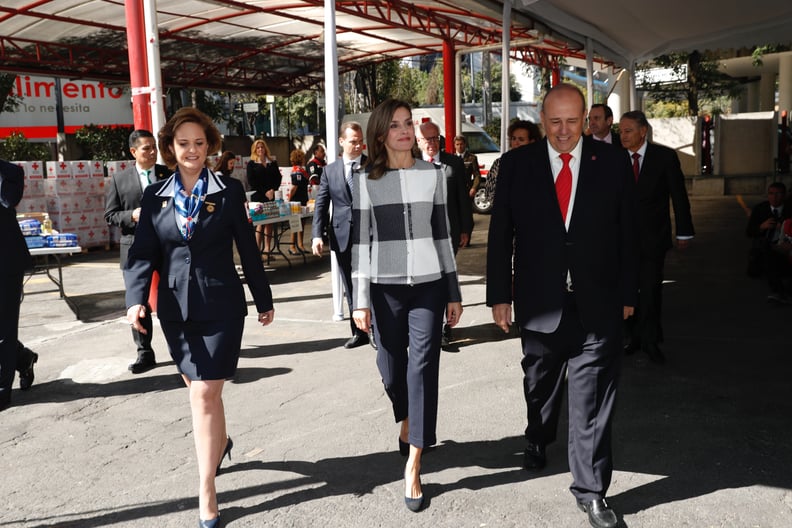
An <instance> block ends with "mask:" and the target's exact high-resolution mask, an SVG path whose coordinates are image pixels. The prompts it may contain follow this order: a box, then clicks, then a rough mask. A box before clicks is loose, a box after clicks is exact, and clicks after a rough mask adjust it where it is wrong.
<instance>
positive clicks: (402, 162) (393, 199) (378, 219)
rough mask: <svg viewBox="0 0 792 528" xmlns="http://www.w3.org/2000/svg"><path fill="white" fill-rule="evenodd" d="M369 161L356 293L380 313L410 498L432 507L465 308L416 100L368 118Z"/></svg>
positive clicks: (410, 503) (382, 360) (377, 322)
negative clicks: (434, 468) (423, 149)
mask: <svg viewBox="0 0 792 528" xmlns="http://www.w3.org/2000/svg"><path fill="white" fill-rule="evenodd" d="M366 139H367V141H366V144H367V145H368V148H369V158H368V161H367V164H366V165H365V167H364V170H363V171H361V172H359V173H357V174H356V175H355V176H354V180H353V182H352V204H353V208H354V211H355V212H354V215H353V216H354V217H355V218H360V221H359V222H358V221H356V222H353V226H352V235H351V240H352V243H353V247H352V281H353V287H352V295H353V298H354V308H355V309H354V311H353V313H352V317H353V319H354V321H355V325H356V326H357V327H358V328H359V329H360V330H362V331H363V332H368V330H369V326H370V325H371V323H372V318H373V320H374V329H375V334H376V336H375V337H376V342H377V345H378V347H377V367H378V368H379V371H380V375H381V376H382V382H383V384H384V385H385V392H386V393H387V395H388V397H389V398H390V400H391V403H392V405H393V415H394V418H395V419H396V422H401V428H400V432H399V451H400V453H401V454H402V455H405V456H408V458H407V465H406V467H405V469H404V486H405V490H404V502H405V504H406V506H407V508H408V509H410V510H411V511H418V510H420V509H421V508H422V507H423V503H424V500H423V499H424V496H423V489H422V487H421V454H422V453H423V450H424V448H426V447H428V446H431V445H432V444H434V443H435V442H436V441H437V434H436V427H437V396H438V375H439V366H440V339H441V336H442V329H443V314H444V313H445V314H446V316H447V319H448V324H449V325H450V326H456V324H457V323H458V322H459V318H460V316H461V315H462V296H461V293H460V290H459V282H458V281H457V271H456V263H455V261H454V251H453V248H452V247H451V238H450V235H449V225H448V215H447V214H446V181H445V174H444V173H443V171H442V170H441V169H439V168H437V167H435V166H434V165H433V164H431V163H429V162H426V161H423V160H420V159H415V158H414V157H413V154H412V148H413V145H414V144H415V128H414V125H413V121H412V114H411V110H410V107H409V105H408V104H407V103H405V102H404V101H398V100H395V99H388V100H386V101H384V102H383V103H382V104H380V105H379V106H377V108H375V109H374V111H373V112H372V113H371V117H370V118H369V122H368V133H367V137H366Z"/></svg>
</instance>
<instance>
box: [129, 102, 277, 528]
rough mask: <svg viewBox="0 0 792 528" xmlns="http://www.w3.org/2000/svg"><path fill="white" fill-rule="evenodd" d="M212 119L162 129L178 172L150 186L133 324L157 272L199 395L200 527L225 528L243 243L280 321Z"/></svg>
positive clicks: (261, 296) (181, 114) (262, 311)
mask: <svg viewBox="0 0 792 528" xmlns="http://www.w3.org/2000/svg"><path fill="white" fill-rule="evenodd" d="M220 144H221V138H220V133H219V132H218V131H217V129H216V128H215V126H214V125H213V124H212V121H211V119H210V118H209V117H208V116H206V115H205V114H203V113H201V112H200V111H198V110H196V109H194V108H182V109H180V110H179V111H177V112H176V114H175V115H174V116H173V117H172V118H171V119H170V120H169V121H168V122H167V123H166V124H165V126H164V127H163V128H162V130H161V131H160V132H159V149H160V152H161V153H162V157H163V159H164V160H165V162H166V163H167V164H168V166H169V167H173V166H175V167H176V169H175V172H174V173H173V174H172V175H171V176H170V178H168V179H167V180H165V181H162V182H157V183H154V184H152V185H150V186H149V187H147V188H146V190H145V193H144V194H143V199H142V203H141V216H140V222H139V225H138V228H137V233H136V237H135V242H134V244H133V245H132V247H131V248H130V251H129V257H128V260H127V263H126V267H125V269H124V280H125V282H126V288H127V293H126V305H127V307H128V308H127V319H128V320H129V322H130V324H131V325H132V326H133V327H134V328H135V329H136V330H138V331H140V330H142V326H141V325H140V320H141V319H142V318H143V316H144V315H145V311H146V301H147V298H148V291H149V284H150V282H151V274H152V272H153V271H155V270H156V271H158V272H159V274H160V282H159V287H158V289H157V295H158V307H157V316H158V318H159V320H160V324H161V326H162V331H163V334H164V335H165V339H166V340H167V342H168V348H169V350H170V354H171V356H172V357H173V360H174V362H175V363H176V366H177V368H178V369H179V372H180V373H181V375H182V377H183V378H184V382H185V383H186V385H187V387H188V388H189V391H190V407H191V409H192V424H193V433H194V436H195V450H196V453H197V456H198V473H199V477H200V485H199V492H198V505H199V526H201V527H216V526H219V519H220V517H219V512H218V506H217V492H216V489H215V476H216V473H217V471H218V470H219V469H220V463H221V462H222V460H223V457H224V456H225V455H226V454H228V455H229V458H230V451H231V447H232V446H233V443H232V442H231V438H230V437H228V435H227V434H226V423H225V411H224V408H223V400H222V392H223V384H224V382H225V380H226V379H229V378H231V377H233V376H234V372H235V371H236V367H237V362H238V361H239V350H240V348H241V343H242V330H243V326H244V321H245V316H246V315H247V304H246V301H245V294H244V290H243V288H242V281H241V280H240V278H239V275H238V273H237V271H236V267H235V265H234V254H233V246H232V244H233V242H236V246H237V248H238V251H239V257H240V260H241V263H242V268H243V270H244V273H245V278H246V280H247V283H248V287H249V289H250V292H251V293H252V295H253V299H254V301H255V304H256V309H257V311H258V321H259V322H260V323H261V324H262V325H267V324H269V323H271V322H272V319H273V317H274V314H275V312H274V310H273V308H272V292H271V291H270V286H269V282H268V280H267V277H266V275H265V273H264V268H263V267H262V265H261V261H260V259H259V254H258V250H257V248H256V242H255V238H254V236H253V231H252V229H251V227H250V224H249V223H248V218H247V214H246V211H245V193H244V190H243V188H242V184H241V183H239V181H237V180H235V179H233V178H230V177H228V176H218V175H216V174H214V173H213V172H212V171H210V170H209V169H207V167H206V157H207V154H208V153H210V152H217V150H218V149H219V148H220Z"/></svg>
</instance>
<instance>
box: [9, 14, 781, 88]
mask: <svg viewBox="0 0 792 528" xmlns="http://www.w3.org/2000/svg"><path fill="white" fill-rule="evenodd" d="M745 4H746V3H745V2H738V1H736V0H699V1H696V2H693V1H690V0H664V1H662V2H635V1H633V2H626V1H624V0H597V1H595V2H581V1H579V0H514V4H513V16H512V19H513V26H512V32H511V38H512V39H513V40H523V41H531V40H532V41H534V42H535V41H537V40H540V43H539V44H535V45H533V49H534V50H535V51H536V52H538V53H545V54H551V55H558V56H578V57H579V56H581V52H582V49H583V47H584V45H585V42H586V37H588V38H590V39H592V41H593V49H594V52H595V54H596V55H597V57H598V58H601V59H604V60H606V61H613V62H615V63H616V64H618V65H620V66H629V65H630V63H631V62H632V61H641V60H645V59H648V58H651V57H654V56H656V55H659V54H662V53H666V52H670V51H677V50H684V49H688V50H689V49H700V50H703V49H714V48H733V47H742V46H752V45H761V44H772V43H788V42H789V40H790V35H792V33H791V32H790V31H789V28H790V27H792V2H790V1H789V0H753V1H752V2H751V3H750V7H749V8H748V7H746V5H745ZM335 5H336V18H337V20H336V23H337V37H336V38H337V43H338V60H339V71H340V72H341V73H343V72H347V71H353V70H356V69H358V68H359V67H360V66H362V65H365V64H371V63H377V62H381V61H384V60H387V59H390V58H401V57H409V56H415V55H420V54H424V53H434V52H439V51H441V50H442V46H443V41H444V40H449V41H452V42H453V43H454V45H455V47H456V48H457V49H463V48H472V47H475V46H481V45H493V44H499V43H500V42H501V40H502V20H501V12H502V6H503V4H502V2H499V1H497V0H457V1H451V0H439V1H438V0H432V1H426V2H421V3H417V2H411V1H409V0H384V1H377V0H368V1H366V0H363V1H355V0H350V1H339V2H336V4H335ZM156 6H157V17H158V24H159V30H160V42H159V44H160V56H161V66H162V77H163V82H164V83H165V84H166V85H167V86H176V87H196V88H205V89H215V90H225V91H246V92H258V93H271V94H291V93H295V92H297V91H299V90H303V89H316V88H318V87H320V86H321V83H322V80H323V78H324V71H323V68H324V65H323V53H324V50H323V29H324V27H323V22H324V0H292V1H289V2H284V1H283V0H158V1H157V2H156ZM126 31H127V27H126V25H125V9H124V1H123V0H3V2H2V5H0V70H2V71H8V72H15V73H29V74H39V75H48V76H51V75H56V76H63V77H70V78H90V79H97V80H104V81H105V82H108V83H119V84H120V83H128V82H129V67H128V56H127V52H126V46H127V41H126ZM534 55H535V54H534ZM532 56H533V55H532Z"/></svg>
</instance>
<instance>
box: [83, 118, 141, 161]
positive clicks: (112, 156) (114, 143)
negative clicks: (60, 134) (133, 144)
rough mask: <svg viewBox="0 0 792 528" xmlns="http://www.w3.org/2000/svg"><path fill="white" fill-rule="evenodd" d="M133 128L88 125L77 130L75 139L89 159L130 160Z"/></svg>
mask: <svg viewBox="0 0 792 528" xmlns="http://www.w3.org/2000/svg"><path fill="white" fill-rule="evenodd" d="M132 130H133V127H131V126H99V125H93V124H91V125H86V126H84V127H82V128H79V129H77V131H76V132H75V133H74V138H75V140H76V141H77V144H78V145H80V147H81V148H82V149H83V150H84V151H85V157H86V158H87V159H98V160H102V161H112V160H121V159H130V154H129V134H131V133H132Z"/></svg>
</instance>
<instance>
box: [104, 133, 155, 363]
mask: <svg viewBox="0 0 792 528" xmlns="http://www.w3.org/2000/svg"><path fill="white" fill-rule="evenodd" d="M129 152H130V153H132V157H133V158H134V159H135V163H134V164H133V165H130V166H129V167H127V168H126V169H125V170H123V171H121V172H118V173H116V174H114V175H113V177H112V178H111V179H110V183H109V184H108V186H107V190H106V192H105V214H104V217H105V221H106V222H107V223H108V224H109V225H114V226H118V227H120V228H121V240H120V244H119V245H120V249H121V269H124V265H125V264H126V261H127V255H128V253H129V248H130V247H132V242H134V241H135V230H136V229H137V224H138V220H139V219H140V199H141V197H142V196H143V189H145V188H146V186H147V185H148V184H149V183H153V182H155V181H159V180H162V179H165V178H167V177H168V176H169V175H170V171H169V170H168V168H167V167H166V166H164V165H158V164H157V141H156V139H155V138H154V135H153V134H152V133H151V132H149V131H148V130H135V131H133V132H132V133H131V134H130V135H129ZM141 324H142V325H143V327H144V328H145V329H146V333H141V332H138V331H137V330H135V329H134V328H133V329H132V338H133V339H134V340H135V345H137V360H136V361H135V362H134V363H132V364H130V365H129V370H130V372H132V374H140V373H143V372H146V371H148V370H151V369H152V368H154V367H155V366H156V365H157V361H156V359H155V357H154V350H153V349H152V348H151V334H152V330H153V325H152V322H151V306H148V305H147V306H146V317H145V318H143V319H142V320H141Z"/></svg>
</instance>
